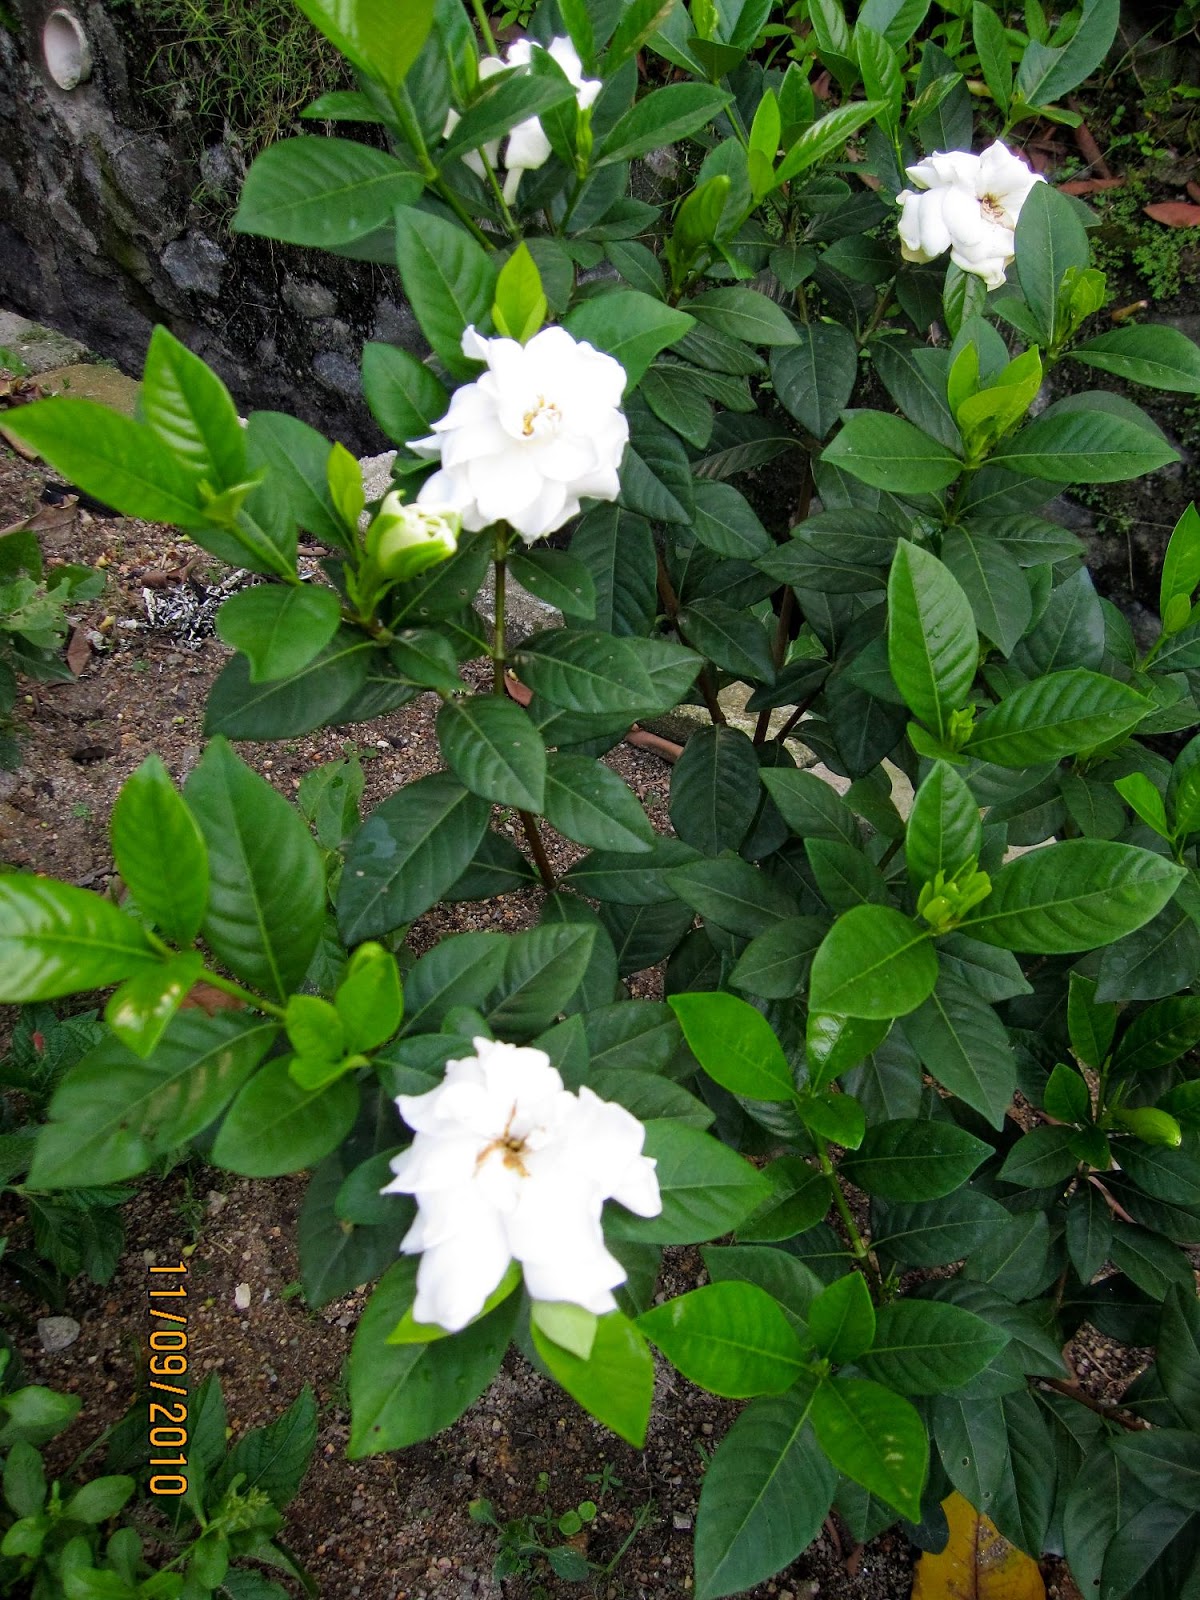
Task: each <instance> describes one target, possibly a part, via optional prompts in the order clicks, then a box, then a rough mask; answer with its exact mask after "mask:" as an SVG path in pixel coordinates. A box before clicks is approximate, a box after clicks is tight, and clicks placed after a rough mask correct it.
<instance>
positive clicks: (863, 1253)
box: [814, 1134, 883, 1295]
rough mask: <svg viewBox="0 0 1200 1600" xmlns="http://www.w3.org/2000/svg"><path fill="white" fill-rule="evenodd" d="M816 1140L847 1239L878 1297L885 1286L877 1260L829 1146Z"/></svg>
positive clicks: (822, 1165)
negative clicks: (860, 1224) (849, 1202)
mask: <svg viewBox="0 0 1200 1600" xmlns="http://www.w3.org/2000/svg"><path fill="white" fill-rule="evenodd" d="M814 1138H815V1139H816V1141H817V1161H818V1163H819V1165H820V1168H821V1171H822V1172H823V1173H824V1174H825V1176H826V1177H827V1178H828V1179H829V1186H830V1188H831V1190H832V1191H833V1203H834V1205H835V1206H836V1207H837V1213H838V1216H839V1217H841V1219H842V1226H843V1227H844V1228H845V1230H846V1234H847V1237H848V1238H849V1240H850V1248H851V1250H852V1251H853V1252H854V1258H855V1260H856V1261H857V1262H858V1264H859V1266H860V1267H861V1268H862V1269H863V1272H864V1273H865V1274H866V1277H867V1281H868V1283H869V1284H870V1285H871V1288H872V1290H873V1291H874V1292H875V1294H877V1295H878V1294H879V1292H880V1290H881V1289H882V1286H883V1285H882V1280H881V1278H880V1275H879V1268H878V1267H877V1266H876V1264H875V1258H874V1257H873V1256H872V1254H871V1251H870V1249H869V1247H868V1246H867V1243H866V1241H865V1240H864V1239H863V1236H862V1234H861V1233H859V1231H858V1224H857V1223H856V1222H855V1220H854V1215H853V1213H852V1212H851V1210H850V1207H849V1205H848V1203H847V1201H846V1196H845V1194H844V1193H843V1191H842V1185H841V1182H840V1181H839V1179H838V1175H837V1172H836V1170H835V1168H834V1165H833V1162H832V1161H831V1160H830V1159H829V1146H828V1144H826V1142H825V1140H824V1139H822V1138H821V1136H820V1134H815V1135H814Z"/></svg>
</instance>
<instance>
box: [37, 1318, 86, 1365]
mask: <svg viewBox="0 0 1200 1600" xmlns="http://www.w3.org/2000/svg"><path fill="white" fill-rule="evenodd" d="M37 1331H38V1338H39V1339H40V1340H41V1341H42V1349H43V1350H44V1351H45V1352H46V1354H47V1355H48V1356H53V1355H57V1354H58V1352H59V1351H60V1350H65V1349H66V1348H67V1346H68V1345H71V1344H74V1343H75V1341H76V1339H78V1337H79V1324H78V1323H77V1322H76V1321H75V1318H74V1317H39V1318H38V1325H37Z"/></svg>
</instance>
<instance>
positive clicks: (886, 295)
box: [858, 283, 893, 350]
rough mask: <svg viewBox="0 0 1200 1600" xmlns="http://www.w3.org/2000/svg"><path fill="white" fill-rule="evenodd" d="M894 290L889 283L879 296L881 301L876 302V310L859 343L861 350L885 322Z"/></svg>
mask: <svg viewBox="0 0 1200 1600" xmlns="http://www.w3.org/2000/svg"><path fill="white" fill-rule="evenodd" d="M892 289H893V285H892V284H890V283H889V284H888V285H887V287H886V288H885V289H884V290H883V292H882V294H881V295H880V296H879V299H878V300H876V302H875V309H874V311H872V313H871V320H870V321H869V322H868V323H867V325H866V327H865V328H864V329H863V331H862V336H861V337H860V339H859V341H858V347H859V349H860V350H861V349H862V347H863V345H865V344H866V343H867V341H868V339H870V337H871V335H872V334H873V333H874V332H875V330H876V328H878V326H879V324H880V323H881V322H882V321H883V318H884V314H885V312H886V311H887V308H888V306H889V305H890V304H891V301H892Z"/></svg>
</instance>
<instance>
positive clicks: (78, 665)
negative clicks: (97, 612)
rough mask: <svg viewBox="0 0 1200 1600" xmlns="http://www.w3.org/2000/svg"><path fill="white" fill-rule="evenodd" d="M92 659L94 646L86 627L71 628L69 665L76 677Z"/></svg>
mask: <svg viewBox="0 0 1200 1600" xmlns="http://www.w3.org/2000/svg"><path fill="white" fill-rule="evenodd" d="M91 659H92V646H91V642H90V641H89V639H88V636H87V630H86V629H85V628H73V629H72V630H71V642H70V644H68V645H67V665H68V666H69V667H70V669H71V671H72V672H73V673H74V674H75V676H76V677H78V676H79V674H80V673H81V672H82V671H83V669H84V667H86V666H87V664H88V662H89V661H91Z"/></svg>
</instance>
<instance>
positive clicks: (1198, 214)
mask: <svg viewBox="0 0 1200 1600" xmlns="http://www.w3.org/2000/svg"><path fill="white" fill-rule="evenodd" d="M1142 210H1143V211H1144V212H1145V213H1146V215H1147V216H1148V217H1151V218H1152V219H1153V220H1154V221H1155V222H1161V223H1163V224H1164V225H1165V226H1166V227H1168V228H1200V206H1194V205H1191V204H1189V202H1188V201H1186V200H1160V201H1159V202H1158V203H1157V204H1156V205H1152V206H1143V207H1142Z"/></svg>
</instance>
